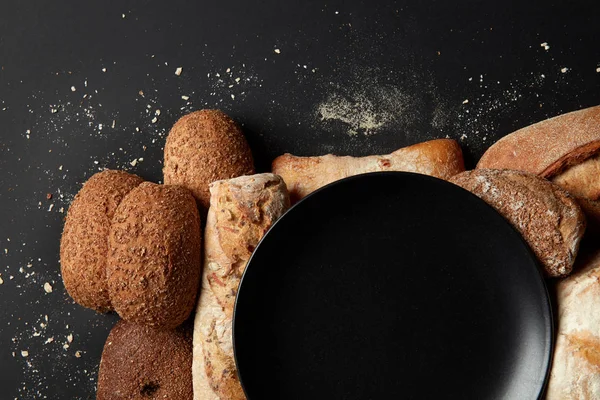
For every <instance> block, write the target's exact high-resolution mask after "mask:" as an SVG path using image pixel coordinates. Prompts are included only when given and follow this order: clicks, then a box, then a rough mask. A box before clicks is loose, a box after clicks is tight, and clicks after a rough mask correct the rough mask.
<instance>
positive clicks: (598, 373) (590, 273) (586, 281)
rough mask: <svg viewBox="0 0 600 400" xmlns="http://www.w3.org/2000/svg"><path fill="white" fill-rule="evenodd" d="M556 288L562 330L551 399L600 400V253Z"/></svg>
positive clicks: (559, 331)
mask: <svg viewBox="0 0 600 400" xmlns="http://www.w3.org/2000/svg"><path fill="white" fill-rule="evenodd" d="M579 263H581V264H582V265H578V266H579V267H580V268H578V269H577V271H576V272H575V273H574V274H573V275H571V276H569V277H568V278H566V279H564V280H562V281H559V282H558V283H557V286H556V300H557V303H558V318H557V320H558V327H557V337H556V345H555V350H554V359H553V362H552V371H551V373H550V380H549V382H548V389H547V392H546V399H547V400H582V399H586V400H587V399H590V400H591V399H600V251H596V252H595V253H594V254H591V255H589V256H588V257H587V258H586V259H584V260H579V261H578V264H579Z"/></svg>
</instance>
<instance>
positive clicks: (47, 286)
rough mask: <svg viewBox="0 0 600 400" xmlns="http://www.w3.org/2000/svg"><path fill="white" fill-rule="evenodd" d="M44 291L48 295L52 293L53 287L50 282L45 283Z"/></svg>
mask: <svg viewBox="0 0 600 400" xmlns="http://www.w3.org/2000/svg"><path fill="white" fill-rule="evenodd" d="M44 290H45V291H46V293H52V285H51V284H49V283H48V282H46V283H44Z"/></svg>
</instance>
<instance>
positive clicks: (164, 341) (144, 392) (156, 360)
mask: <svg viewBox="0 0 600 400" xmlns="http://www.w3.org/2000/svg"><path fill="white" fill-rule="evenodd" d="M96 396H97V397H96V400H148V399H178V400H191V399H192V398H193V389H192V335H191V329H189V327H186V328H178V329H177V330H166V331H165V330H157V329H153V328H150V327H146V326H142V325H137V324H134V323H131V322H126V321H119V322H117V324H116V325H115V326H114V327H113V329H112V330H111V332H110V334H109V335H108V338H107V339H106V344H105V345H104V350H103V351H102V361H101V362H100V371H99V373H98V390H97V394H96Z"/></svg>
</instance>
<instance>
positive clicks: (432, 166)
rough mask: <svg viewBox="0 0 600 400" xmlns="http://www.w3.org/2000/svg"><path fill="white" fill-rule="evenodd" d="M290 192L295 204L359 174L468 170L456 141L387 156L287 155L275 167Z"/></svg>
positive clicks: (438, 173) (414, 147) (418, 146)
mask: <svg viewBox="0 0 600 400" xmlns="http://www.w3.org/2000/svg"><path fill="white" fill-rule="evenodd" d="M271 169H272V171H273V173H274V174H277V175H280V176H281V177H282V178H283V180H284V181H285V183H286V185H287V187H288V190H289V192H290V198H291V200H292V203H294V202H296V201H298V200H300V199H301V198H303V197H305V196H306V195H308V194H309V193H311V192H313V191H315V190H316V189H318V188H320V187H322V186H325V185H327V184H328V183H331V182H334V181H337V180H340V179H343V178H346V177H349V176H352V175H358V174H364V173H368V172H380V171H405V172H416V173H419V174H425V175H431V176H435V177H436V178H441V179H448V178H450V177H451V176H452V175H455V174H458V173H459V172H462V171H464V170H465V164H464V160H463V155H462V150H461V149H460V146H459V145H458V143H457V142H456V141H455V140H452V139H437V140H430V141H428V142H423V143H418V144H414V145H412V146H408V147H403V148H401V149H398V150H396V151H394V152H393V153H391V154H386V155H373V156H367V157H350V156H343V157H342V156H334V155H332V154H327V155H324V156H319V157H297V156H293V155H291V154H284V155H282V156H279V157H277V158H276V159H275V160H274V161H273V164H272V166H271Z"/></svg>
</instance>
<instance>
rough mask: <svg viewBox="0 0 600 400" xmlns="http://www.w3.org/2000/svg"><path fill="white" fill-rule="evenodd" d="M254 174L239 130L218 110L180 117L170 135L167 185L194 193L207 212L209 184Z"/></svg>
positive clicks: (242, 135) (250, 156)
mask: <svg viewBox="0 0 600 400" xmlns="http://www.w3.org/2000/svg"><path fill="white" fill-rule="evenodd" d="M253 173H254V161H253V158H252V152H251V151H250V147H249V146H248V143H247V142H246V138H245V137H244V134H243V133H242V131H241V129H240V127H239V126H238V125H237V124H236V123H235V122H234V121H233V120H232V119H231V118H229V116H227V115H226V114H225V113H223V112H222V111H219V110H200V111H195V112H193V113H190V114H188V115H185V116H183V117H182V118H180V119H179V120H178V121H177V122H176V123H175V125H173V128H171V131H170V132H169V136H167V142H166V144H165V150H164V167H163V175H164V182H165V184H167V185H169V184H171V185H181V186H183V187H185V188H187V189H189V190H191V191H192V193H193V194H194V197H195V198H196V199H197V200H198V202H199V204H200V205H201V206H202V208H203V210H206V209H208V205H209V200H210V193H209V191H208V185H209V184H210V183H211V182H214V181H217V180H220V179H230V178H234V177H236V176H240V175H250V174H253Z"/></svg>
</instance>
